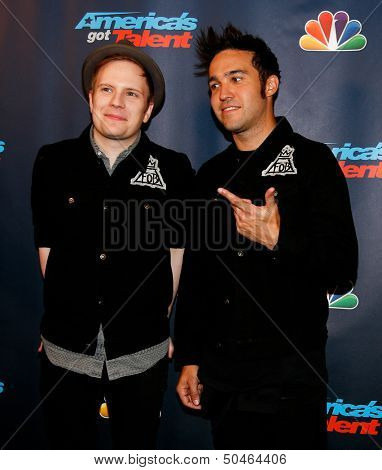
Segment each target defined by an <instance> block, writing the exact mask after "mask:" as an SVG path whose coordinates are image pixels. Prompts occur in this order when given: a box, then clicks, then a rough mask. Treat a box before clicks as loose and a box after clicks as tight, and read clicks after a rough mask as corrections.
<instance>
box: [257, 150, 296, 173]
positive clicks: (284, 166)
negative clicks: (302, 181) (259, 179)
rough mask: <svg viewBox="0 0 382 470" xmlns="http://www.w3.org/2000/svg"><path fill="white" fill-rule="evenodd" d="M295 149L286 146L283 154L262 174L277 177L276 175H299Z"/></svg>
mask: <svg viewBox="0 0 382 470" xmlns="http://www.w3.org/2000/svg"><path fill="white" fill-rule="evenodd" d="M293 154H294V147H290V146H289V145H285V147H283V148H282V149H281V152H280V153H279V154H278V155H277V157H276V159H275V160H273V162H272V163H271V164H270V165H269V166H268V168H266V169H265V170H263V171H262V172H261V175H262V176H276V175H282V176H285V175H297V169H296V167H295V166H294V162H293Z"/></svg>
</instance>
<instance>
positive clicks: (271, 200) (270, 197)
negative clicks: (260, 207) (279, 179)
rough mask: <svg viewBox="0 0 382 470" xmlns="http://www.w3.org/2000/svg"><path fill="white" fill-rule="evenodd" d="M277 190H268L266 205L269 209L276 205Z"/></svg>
mask: <svg viewBox="0 0 382 470" xmlns="http://www.w3.org/2000/svg"><path fill="white" fill-rule="evenodd" d="M276 194H277V192H276V188H268V189H267V191H266V193H265V205H266V206H268V207H271V206H274V205H276V199H275V197H276Z"/></svg>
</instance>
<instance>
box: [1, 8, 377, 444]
mask: <svg viewBox="0 0 382 470" xmlns="http://www.w3.org/2000/svg"><path fill="white" fill-rule="evenodd" d="M381 4H382V2H378V1H377V0H363V1H362V2H358V1H356V0H343V1H329V0H325V1H321V0H317V1H314V2H309V1H301V0H290V1H289V2H282V1H281V0H274V1H267V0H251V1H249V0H236V1H235V2H231V1H228V0H220V1H219V2H206V1H204V0H188V1H176V0H163V1H161V0H155V1H154V0H152V1H151V0H139V1H138V0H123V1H118V0H109V1H97V0H91V1H90V0H82V1H75V0H56V1H54V2H52V1H49V0H40V1H39V0H28V1H22V0H1V1H0V57H1V74H0V83H1V98H0V179H1V184H0V194H1V197H0V217H1V232H0V251H1V269H0V276H1V282H0V298H1V313H0V416H1V418H0V446H1V447H2V448H6V449H23V448H24V449H42V448H44V446H45V445H46V444H45V436H44V435H43V432H42V430H41V417H40V413H39V408H38V405H39V396H38V376H39V358H38V353H37V348H38V344H39V322H40V318H41V314H42V280H41V276H40V274H39V268H38V262H37V256H36V252H35V250H34V247H33V237H32V224H31V211H30V202H29V195H30V184H31V171H32V165H33V161H34V158H35V156H36V152H37V150H38V149H39V147H40V146H41V145H43V144H46V143H51V142H55V141H58V140H62V139H66V138H71V137H74V136H78V135H79V134H80V133H81V131H82V130H83V129H84V128H85V127H86V126H87V124H88V123H89V112H88V106H87V103H86V101H85V99H84V98H83V96H82V92H81V67H82V62H83V60H84V58H85V57H86V55H87V54H88V53H89V52H90V51H91V50H92V49H93V48H96V47H98V46H101V45H105V44H110V43H114V42H117V41H119V40H121V39H129V40H130V41H132V42H133V43H134V44H135V45H136V46H138V47H142V48H144V49H145V50H146V51H147V52H148V53H149V54H151V55H152V57H154V58H155V60H156V61H157V62H158V64H159V65H160V66H161V68H162V70H163V72H164V75H165V78H166V84H167V96H166V102H165V105H164V108H163V110H162V112H161V113H160V115H159V116H158V117H156V118H155V119H154V120H153V122H152V123H151V125H150V127H149V129H148V134H149V136H150V137H151V138H152V139H153V140H154V141H156V142H158V143H159V144H161V145H164V146H166V147H172V148H174V149H176V150H178V151H181V152H185V153H187V154H188V156H189V157H190V159H191V161H192V164H193V166H194V168H195V169H198V168H199V167H200V165H201V164H202V163H203V162H204V161H206V160H207V159H209V158H210V157H211V156H213V155H214V154H216V153H217V152H219V151H221V150H222V149H223V148H224V147H226V145H227V141H226V140H225V139H224V137H223V135H222V134H221V133H220V132H219V131H218V129H217V128H216V126H215V124H214V121H213V119H212V116H211V112H210V107H209V100H208V90H207V83H206V79H205V78H196V77H195V76H194V71H195V68H194V65H195V62H196V56H195V38H196V36H197V34H198V31H199V30H200V29H202V28H205V27H206V26H209V25H213V26H215V27H221V26H224V25H226V24H227V23H228V22H231V23H233V24H234V25H235V26H236V27H238V28H240V29H242V30H246V31H248V32H250V33H253V34H256V35H259V36H260V37H262V38H263V39H265V41H266V42H267V43H268V44H269V45H270V47H271V48H272V49H273V51H274V52H275V54H276V55H277V57H278V58H279V63H280V68H281V71H282V82H281V88H280V93H279V98H278V100H277V102H276V115H285V116H287V118H288V119H289V121H290V123H291V124H292V126H293V127H294V129H295V130H296V131H297V132H299V133H301V134H303V135H305V136H307V137H309V138H311V139H314V140H318V141H322V142H326V143H327V144H328V145H329V146H330V148H331V149H332V151H333V154H334V155H335V156H336V158H337V159H338V162H339V164H340V166H341V168H342V170H343V172H344V174H345V176H346V178H347V181H348V185H349V189H350V195H351V202H352V207H353V214H354V219H355V223H356V228H357V234H358V239H359V244H360V266H359V279H358V283H357V285H356V286H355V287H354V289H353V290H352V291H350V292H348V293H346V294H345V295H342V296H333V297H331V298H329V299H328V302H329V305H330V317H329V324H328V327H329V343H328V367H329V375H330V387H331V391H329V392H328V406H327V417H328V432H329V442H330V447H331V448H333V449H375V448H379V447H380V446H381V444H382V437H381V436H382V429H381V424H382V380H381V367H380V364H381V360H382V352H381V351H382V346H381V337H382V316H381V314H380V311H381V303H380V296H381V279H382V263H381V261H382V247H381V233H382V212H381V207H382V204H381V197H382V190H381V178H382V118H381V116H382V113H381V110H382V93H381V86H382V81H381V76H382V61H381V44H382V28H381V21H382V5H381ZM68 289H70V279H68ZM295 297H296V303H297V302H299V292H298V291H296V292H295ZM309 312H310V305H306V315H307V321H309ZM175 382H176V373H175V372H174V370H173V367H172V366H170V379H169V385H168V390H167V393H166V399H165V406H164V410H163V413H162V426H161V431H160V436H159V438H160V439H159V445H160V448H162V449H208V448H211V446H212V444H211V438H210V435H209V425H208V423H207V422H205V421H204V420H202V419H200V418H199V417H197V416H196V415H193V414H191V413H186V412H184V410H182V409H181V407H180V404H179V403H178V401H177V399H176V396H175ZM75 400H76V390H73V391H72V393H71V395H70V396H68V397H67V403H65V406H64V409H65V412H67V413H71V404H72V403H73V401H75ZM295 419H296V420H298V421H299V423H300V424H301V426H300V431H301V433H302V434H303V433H304V432H305V431H306V430H307V429H308V428H309V422H308V421H306V420H305V418H304V408H303V406H302V407H301V413H300V414H299V415H298V416H296V417H295ZM99 421H100V425H99V428H100V441H101V445H103V446H106V447H107V446H108V441H107V439H108V437H107V436H108V433H107V431H108V420H107V418H105V417H104V418H102V417H101V416H100V418H99ZM73 425H74V426H75V416H73ZM280 432H283V430H281V429H280Z"/></svg>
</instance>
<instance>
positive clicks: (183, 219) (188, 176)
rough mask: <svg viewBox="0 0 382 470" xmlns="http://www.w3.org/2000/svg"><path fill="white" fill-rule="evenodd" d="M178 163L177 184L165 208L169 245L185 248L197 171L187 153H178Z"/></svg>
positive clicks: (175, 178)
mask: <svg viewBox="0 0 382 470" xmlns="http://www.w3.org/2000/svg"><path fill="white" fill-rule="evenodd" d="M177 160H178V164H177V167H176V174H175V175H174V181H175V184H174V186H173V188H172V191H171V193H170V194H169V201H168V204H167V206H166V210H165V217H166V222H168V224H167V226H168V227H169V229H170V230H168V232H167V236H168V239H166V242H167V246H169V247H170V248H185V246H186V243H187V239H188V236H189V228H190V216H191V214H190V210H189V208H188V203H189V201H190V199H192V198H193V196H194V179H195V171H194V170H193V168H192V166H191V163H190V160H189V159H188V157H187V156H186V155H185V154H182V153H179V154H177Z"/></svg>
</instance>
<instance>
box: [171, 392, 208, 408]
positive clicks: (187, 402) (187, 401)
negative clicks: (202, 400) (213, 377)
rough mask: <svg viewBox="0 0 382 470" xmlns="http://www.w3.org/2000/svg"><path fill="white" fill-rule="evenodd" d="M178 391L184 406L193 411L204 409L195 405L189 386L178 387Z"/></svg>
mask: <svg viewBox="0 0 382 470" xmlns="http://www.w3.org/2000/svg"><path fill="white" fill-rule="evenodd" d="M176 391H177V393H178V396H179V399H180V401H181V402H182V405H184V406H186V407H187V408H191V409H193V410H200V409H201V408H202V407H201V406H200V405H194V403H193V401H192V399H191V395H190V389H189V387H188V386H185V387H182V386H178V387H177V388H176Z"/></svg>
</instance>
